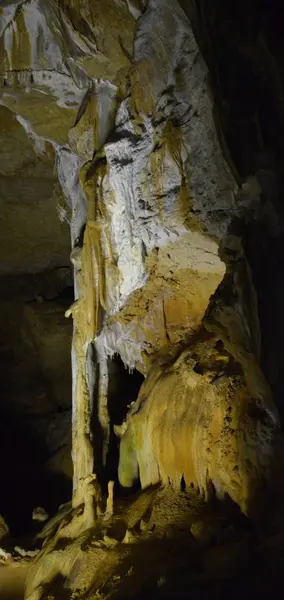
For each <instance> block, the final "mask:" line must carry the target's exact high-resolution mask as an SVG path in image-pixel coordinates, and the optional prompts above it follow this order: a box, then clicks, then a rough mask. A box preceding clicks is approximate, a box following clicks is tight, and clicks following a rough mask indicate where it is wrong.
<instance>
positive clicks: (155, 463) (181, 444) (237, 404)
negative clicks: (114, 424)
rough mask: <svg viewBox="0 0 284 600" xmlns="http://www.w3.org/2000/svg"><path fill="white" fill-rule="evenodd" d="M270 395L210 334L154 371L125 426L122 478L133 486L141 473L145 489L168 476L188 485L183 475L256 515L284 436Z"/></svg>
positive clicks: (191, 483) (190, 482)
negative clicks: (254, 387) (255, 390)
mask: <svg viewBox="0 0 284 600" xmlns="http://www.w3.org/2000/svg"><path fill="white" fill-rule="evenodd" d="M251 375H252V374H251ZM267 394H269V390H265V387H263V389H262V395H261V396H259V397H258V398H256V397H253V395H252V394H251V390H250V389H249V386H248V384H247V382H246V378H245V376H244V373H243V370H242V368H241V366H240V364H237V363H236V362H234V360H233V359H232V357H231V356H230V355H229V354H228V353H227V352H226V351H224V349H223V350H222V344H221V345H220V341H219V340H218V339H217V338H216V337H215V336H208V334H207V336H206V334H205V335H203V340H202V339H200V340H199V341H197V342H195V343H194V344H192V345H191V346H190V349H189V350H186V351H184V352H183V353H182V354H181V356H180V357H179V358H178V359H177V360H176V361H175V362H174V363H173V364H171V365H169V366H166V365H159V366H158V367H157V366H156V367H155V368H154V369H153V370H152V371H150V374H149V376H148V378H147V379H146V381H145V383H144V384H143V386H142V388H141V391H140V394H139V396H138V399H137V402H136V403H134V405H133V407H132V409H131V411H130V413H129V415H128V419H127V421H126V423H125V425H124V426H122V430H124V431H123V435H122V438H121V442H120V461H119V470H118V475H119V480H120V483H121V484H122V485H123V486H126V487H131V486H132V485H133V484H134V482H135V481H136V480H137V479H138V477H139V478H140V481H141V485H142V487H143V488H145V487H148V486H150V485H154V484H156V483H158V482H159V481H160V482H162V483H163V484H164V485H167V484H168V483H170V484H171V485H172V486H173V487H174V488H175V489H177V490H180V488H181V485H182V480H183V482H184V485H185V486H186V487H188V488H189V487H190V486H192V487H194V488H195V489H199V490H200V492H201V493H202V494H204V495H205V498H206V499H208V496H209V495H210V492H211V491H212V485H213V487H214V488H215V491H216V494H217V496H218V497H219V498H223V497H224V494H225V493H227V494H229V496H231V498H232V499H233V500H234V501H235V502H236V503H237V504H239V506H240V507H241V509H242V510H243V512H245V513H247V514H249V513H250V512H251V511H252V510H253V509H255V506H256V505H257V504H260V497H261V485H262V478H265V476H268V477H269V476H270V473H271V466H272V464H273V460H274V456H275V447H276V444H277V436H279V432H278V431H277V419H276V418H275V417H276V415H275V414H274V415H273V414H271V413H270V412H269V410H268V408H267V406H268V405H269V400H270V399H269V398H267ZM256 419H257V430H256ZM275 425H276V427H275ZM177 432H178V435H177ZM273 455H274V456H273Z"/></svg>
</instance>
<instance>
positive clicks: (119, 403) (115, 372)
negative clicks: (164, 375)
mask: <svg viewBox="0 0 284 600" xmlns="http://www.w3.org/2000/svg"><path fill="white" fill-rule="evenodd" d="M108 369H109V389H108V410H109V417H110V424H111V427H110V444H109V451H108V456H107V463H106V477H107V480H108V481H109V480H112V481H114V482H115V484H116V485H117V484H118V478H117V468H118V459H119V440H118V438H117V436H116V435H115V433H114V430H113V426H114V425H121V423H122V422H123V421H124V419H125V417H126V414H127V411H128V410H129V406H130V404H131V403H132V402H134V401H135V400H136V399H137V396H138V393H139V390H140V387H141V385H142V383H143V381H144V376H143V375H142V374H141V373H140V372H139V371H137V369H134V370H133V371H132V372H129V370H128V369H126V368H125V367H124V364H123V362H122V360H121V358H120V357H119V356H118V355H116V356H114V357H113V358H112V359H109V363H108Z"/></svg>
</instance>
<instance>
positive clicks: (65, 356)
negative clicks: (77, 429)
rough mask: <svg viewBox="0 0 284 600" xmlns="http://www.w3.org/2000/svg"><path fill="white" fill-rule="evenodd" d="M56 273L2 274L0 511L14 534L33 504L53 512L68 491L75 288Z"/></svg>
mask: <svg viewBox="0 0 284 600" xmlns="http://www.w3.org/2000/svg"><path fill="white" fill-rule="evenodd" d="M68 272H69V279H70V271H69V270H68ZM62 274H63V273H62V272H61V275H60V277H61V276H62ZM58 276H59V271H58V270H57V269H55V270H54V271H53V272H49V273H41V274H38V275H22V276H21V277H18V278H14V277H12V276H11V277H2V278H1V283H2V286H1V287H2V288H3V289H5V294H3V296H2V298H1V302H0V353H1V364H0V375H1V394H0V406H1V423H0V455H1V457H2V462H1V498H0V513H1V514H2V515H3V517H4V519H5V520H6V521H7V523H8V525H9V528H10V531H11V534H12V535H13V536H19V535H24V534H26V533H29V532H31V531H32V529H33V527H34V524H33V521H32V512H33V509H34V508H36V507H38V506H42V507H43V508H44V509H45V510H46V511H47V513H48V514H49V515H52V514H53V513H54V512H55V511H56V510H57V509H58V506H59V505H60V504H62V503H64V502H66V501H67V500H69V499H70V495H71V491H72V461H71V454H70V450H71V364H70V347H71V338H72V325H71V327H70V323H68V321H67V320H66V319H65V318H64V310H66V308H67V307H68V306H69V305H70V303H71V302H72V300H73V287H72V285H70V282H69V280H68V273H67V272H66V270H65V273H64V277H63V279H62V281H61V283H62V285H60V286H59V287H58V285H57V284H58V281H57V283H56V278H57V279H58ZM46 281H49V283H48V284H46ZM66 283H67V285H66ZM71 283H72V282H71ZM61 288H62V289H61Z"/></svg>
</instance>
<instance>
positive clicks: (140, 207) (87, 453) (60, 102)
mask: <svg viewBox="0 0 284 600" xmlns="http://www.w3.org/2000/svg"><path fill="white" fill-rule="evenodd" d="M0 18H1V30H0V31H1V46H0V48H1V50H0V52H1V56H2V58H3V60H2V61H1V67H0V69H1V72H0V76H1V81H2V84H3V87H2V97H1V103H2V105H3V107H4V108H3V110H5V111H7V109H9V110H10V111H11V112H12V113H14V114H15V115H16V118H17V120H18V121H19V123H20V124H21V125H22V127H23V128H24V129H25V131H26V132H28V135H29V138H30V141H31V144H32V145H33V147H34V148H35V149H36V150H37V153H38V154H46V153H47V154H48V156H49V155H50V156H49V159H50V160H53V158H54V161H55V166H56V173H57V178H58V185H57V187H56V195H57V198H58V203H59V213H60V217H61V220H62V221H64V220H67V221H68V223H69V225H70V230H71V242H72V252H71V261H72V263H73V265H74V273H75V296H76V299H75V302H74V304H72V306H71V307H70V309H69V310H68V311H67V312H66V316H70V315H71V314H72V316H73V320H74V333H73V347H72V372H73V461H74V487H75V488H77V487H80V484H81V483H82V484H83V483H84V480H85V479H86V478H87V477H88V476H89V475H90V473H92V470H93V462H94V460H93V459H94V457H93V440H92V431H91V417H92V413H95V414H96V415H97V417H98V419H97V420H98V421H99V426H100V428H101V429H102V436H103V438H104V448H103V456H102V462H103V463H105V460H106V455H107V448H108V442H109V437H110V418H109V414H108V378H109V372H108V357H111V356H113V355H114V354H119V355H120V357H121V359H122V361H123V362H124V364H125V365H126V366H127V367H128V368H129V369H133V368H137V369H139V370H140V371H141V373H143V374H144V375H146V376H147V375H148V373H149V372H151V371H150V369H151V367H152V366H153V365H154V372H155V368H156V367H155V364H156V360H157V356H160V355H162V356H166V357H168V358H167V360H169V359H172V360H174V358H175V357H176V356H177V354H178V353H179V352H180V351H181V349H183V348H184V347H185V346H189V347H190V344H193V342H194V339H195V338H194V336H195V334H196V333H198V332H199V331H200V330H201V329H202V328H203V321H204V317H205V321H204V322H205V324H206V327H207V328H208V329H210V330H212V331H213V332H214V334H215V335H216V336H217V339H221V340H222V342H223V344H224V346H225V348H226V351H227V353H230V356H231V357H232V360H233V361H236V362H237V363H238V364H239V365H240V369H241V372H242V374H241V375H240V376H239V379H238V378H237V376H236V381H237V383H238V385H239V386H240V394H239V396H237V397H236V398H235V404H234V408H232V414H233V416H232V419H233V423H234V426H235V427H237V428H238V429H239V433H238V435H237V434H234V435H233V434H232V435H231V433H230V432H225V433H224V447H225V446H226V445H228V446H229V447H230V450H229V455H228V457H226V459H225V458H224V456H225V450H224V449H223V450H222V452H223V454H222V452H221V455H219V454H218V452H219V450H218V436H221V437H222V435H223V434H222V432H221V429H222V428H224V427H225V425H224V424H225V420H226V419H227V416H228V415H227V409H228V406H229V400H228V398H229V395H230V394H231V387H232V386H233V381H234V379H233V375H231V374H230V373H229V374H227V373H225V374H224V375H223V376H222V377H223V378H222V377H221V378H220V382H219V384H220V389H219V387H218V385H219V384H217V383H212V382H211V383H210V382H209V383H208V381H207V379H206V377H207V375H203V374H199V373H197V374H196V373H195V371H194V365H193V366H192V367H190V369H189V367H181V374H182V377H183V378H185V379H186V378H187V376H188V382H187V383H184V384H183V385H182V392H181V397H182V398H181V402H184V403H185V404H184V410H185V412H186V414H188V415H190V414H191V413H190V410H191V406H192V407H193V408H192V410H193V411H194V407H195V408H196V407H197V406H202V411H203V412H202V417H200V419H202V418H203V419H204V420H205V421H212V425H211V429H210V427H208V428H207V429H206V432H205V429H204V428H202V427H200V420H199V417H198V418H197V417H196V420H195V421H194V420H193V422H194V425H192V427H193V430H194V435H195V436H196V442H195V445H193V449H194V452H195V453H196V457H197V458H196V461H195V463H194V465H193V466H192V465H189V467H188V469H189V471H188V472H187V476H186V480H187V481H186V482H187V483H190V482H191V480H192V481H193V483H195V484H196V485H198V486H199V487H201V488H205V487H206V485H205V480H206V477H207V470H208V473H209V478H210V479H212V480H213V481H214V482H216V486H217V487H218V486H219V487H220V488H222V489H225V491H228V492H229V493H230V494H231V496H232V497H233V498H234V499H235V500H236V501H237V502H239V503H240V505H241V506H243V507H244V510H246V505H247V503H248V502H249V496H250V486H251V485H252V486H254V485H255V481H256V479H257V478H258V477H259V476H260V474H262V475H265V474H266V471H267V469H268V467H269V460H268V458H267V462H266V458H264V455H265V452H266V449H268V456H269V455H270V451H271V452H272V442H271V445H270V439H272V437H273V431H274V427H275V428H276V429H277V426H278V416H277V414H276V411H275V408H274V405H273V401H272V399H271V395H270V392H269V390H268V387H267V384H266V382H265V379H264V377H263V375H262V372H261V369H260V367H259V364H258V360H259V357H260V354H261V347H260V346H261V344H260V335H259V324H258V318H257V314H256V313H257V303H256V298H255V295H254V289H253V285H252V282H251V274H250V270H249V268H248V265H247V262H246V257H245V255H244V252H243V249H242V244H241V243H239V242H238V240H237V239H236V238H234V236H233V237H232V238H228V234H229V232H231V230H232V229H234V226H235V223H236V221H238V220H240V219H241V218H242V217H243V216H244V215H247V214H251V213H253V214H256V212H257V207H258V206H259V204H260V201H259V196H260V193H261V186H260V184H259V181H258V180H257V179H256V178H253V177H250V178H249V179H248V180H247V181H246V182H245V183H244V184H243V185H242V186H240V185H239V186H238V185H237V183H236V178H235V177H234V176H233V174H232V170H231V169H230V168H229V166H228V162H227V161H226V160H225V159H224V156H223V153H222V151H221V149H220V144H219V139H218V136H217V133H216V126H215V123H214V120H213V115H212V99H211V94H210V92H209V87H208V73H207V69H206V67H205V64H204V61H203V58H202V56H201V53H200V50H199V48H198V46H197V42H196V39H195V37H194V35H193V31H192V25H191V23H190V22H189V21H188V20H187V19H186V18H185V14H184V12H183V10H182V9H181V8H180V5H179V4H178V3H177V2H175V1H170V0H149V2H131V1H130V0H129V1H128V2H119V1H115V0H108V1H107V2H106V1H105V0H104V1H98V0H97V1H96V2H91V0H89V1H86V2H83V1H79V0H77V1H75V0H73V1H72V2H71V1H68V2H61V3H57V2H55V0H49V1H48V2H43V1H41V0H32V1H31V2H23V3H15V2H14V3H12V2H6V3H5V6H4V7H3V8H2V12H1V16H0ZM11 112H10V113H9V118H10V119H11V120H12V121H13V123H14V117H12V116H11ZM7 114H8V113H7ZM21 133H22V131H21ZM246 175H248V173H246ZM249 175H251V173H249ZM227 238H228V239H227ZM221 282H222V283H221ZM220 284H221V285H220ZM218 286H220V287H218ZM216 290H217V293H216V296H214V294H215V292H216ZM231 294H232V297H231ZM212 296H213V300H212V302H211V303H210V306H209V308H208V305H209V301H210V298H211V297H212ZM217 339H216V341H217ZM203 351H204V352H205V353H206V352H207V350H206V348H205V346H201V347H200V348H199V347H198V352H199V354H200V360H202V352H203ZM190 352H191V351H190ZM217 355H218V356H217V358H216V357H215V358H214V361H216V364H217V365H219V363H220V361H221V359H220V354H218V353H217ZM185 356H187V354H181V357H183V358H181V361H183V360H184V357H185ZM226 356H227V355H226ZM228 356H229V355H228ZM228 356H227V358H226V360H227V361H229V362H230V359H229V358H228ZM214 361H213V362H214ZM221 362H222V361H221ZM173 364H174V363H173ZM178 364H179V363H178ZM212 368H213V367H212ZM218 368H219V367H218ZM188 369H189V370H188ZM214 369H215V367H214V368H213V372H214V373H215V371H214ZM206 372H208V373H209V374H210V375H209V379H210V377H211V375H212V369H211V367H210V368H209V367H208V368H207V367H206ZM175 377H176V375H175ZM200 377H201V380H200ZM204 380H206V382H204ZM147 381H148V380H147ZM150 381H151V375H150ZM161 381H162V379H161ZM200 381H202V383H200ZM147 385H148V384H147ZM157 385H158V383H157ZM187 386H189V389H190V390H191V389H193V388H194V389H195V388H197V389H198V390H199V389H200V394H201V396H202V398H203V400H204V403H202V402H201V396H200V394H199V392H198V393H196V396H194V394H193V399H192V405H191V404H189V405H188V406H186V403H187V400H188V395H187V390H188V388H187ZM155 390H156V387H155V386H154V387H153V389H152V388H151V387H150V391H151V394H153V395H154V396H153V397H155V398H156V395H155V394H156V393H157V397H160V393H161V392H160V391H157V392H156V391H155ZM203 393H204V396H203ZM207 394H208V395H207ZM205 399H206V401H205ZM176 401H177V400H176ZM258 402H260V404H261V409H260V416H259V417H258V416H257V415H258V414H259V413H258V412H257V411H256V412H257V414H256V415H255V417H252V416H251V408H250V407H251V404H252V405H254V406H255V407H257V406H258ZM94 403H95V406H93V404H94ZM215 403H216V404H218V403H219V404H218V411H217V412H216V415H217V414H218V416H219V421H218V423H217V424H216V423H215V421H214V418H215V416H216V415H215V413H214V410H213V407H214V406H215ZM227 405H228V406H227ZM145 406H147V404H145ZM230 406H231V404H230ZM242 411H243V412H242ZM240 413H241V414H240ZM153 414H155V412H154V413H153ZM248 414H249V416H248ZM263 415H266V416H267V415H269V418H268V424H265V425H263V424H262V418H263ZM245 416H246V417H247V420H246V419H245ZM137 418H138V417H137ZM188 418H190V417H188ZM216 418H217V417H216ZM133 419H134V417H133ZM253 424H255V425H256V431H257V433H256V438H255V439H254V427H253ZM153 426H154V425H153ZM151 427H152V425H151ZM263 432H265V435H267V441H265V442H263V435H264V433H263ZM147 435H148V434H147ZM161 435H162V434H161ZM210 435H212V440H213V442H212V443H213V448H214V451H212V453H213V454H214V459H212V460H211V457H210V458H208V456H207V455H206V456H205V455H204V454H203V451H204V452H205V448H203V447H202V449H201V448H200V445H202V444H203V438H205V439H206V442H207V441H208V439H209V438H208V436H210ZM202 436H203V437H202ZM226 436H228V437H226ZM246 436H247V437H248V439H249V440H250V441H251V440H253V442H252V446H253V449H252V450H251V457H250V458H247V455H246V452H247V449H245V451H244V455H242V451H243V450H242V449H243V446H245V442H244V440H245V439H246ZM150 437H151V435H150ZM222 439H223V438H222ZM149 443H150V442H149ZM151 443H152V441H151ZM266 444H267V446H266ZM206 447H208V444H207V446H206ZM258 448H261V451H260V452H259V453H258V450H257V449H258ZM152 450H153V456H154V457H155V460H156V463H157V464H158V465H161V464H163V476H162V479H164V477H166V475H167V468H168V463H167V457H164V456H163V457H162V458H161V460H160V458H159V457H157V448H156V447H154V446H153V447H152ZM135 452H136V447H135ZM179 454H180V456H181V457H182V458H181V460H185V457H186V456H187V452H186V451H185V450H184V446H183V448H182V450H179ZM248 455H250V452H249V451H248ZM262 458H263V460H262ZM169 460H170V462H171V459H169ZM177 460H179V459H177ZM226 460H228V461H229V462H228V463H227V462H226ZM238 460H239V461H240V465H236V464H235V463H236V462H237V461H238ZM246 460H251V463H252V465H253V466H252V468H251V482H250V481H248V470H247V466H246ZM138 462H139V461H138ZM223 463H224V464H223ZM224 465H227V467H228V469H231V471H232V472H233V473H234V475H235V479H234V476H233V474H232V473H231V475H230V478H229V481H228V479H226V477H227V472H226V473H225V472H224ZM229 465H230V467H229ZM236 466H238V469H239V472H237V471H233V469H234V468H235V467H236ZM169 468H170V470H171V467H169ZM182 475H183V476H184V477H185V472H184V469H182V468H181V466H180V469H179V470H178V472H177V474H174V477H173V478H174V479H175V478H176V480H179V479H180V478H181V476H182ZM151 479H152V477H150V479H149V477H148V475H147V476H146V475H145V481H144V483H147V482H148V483H149V481H150V480H151ZM82 489H85V488H84V486H82ZM77 497H78V494H77Z"/></svg>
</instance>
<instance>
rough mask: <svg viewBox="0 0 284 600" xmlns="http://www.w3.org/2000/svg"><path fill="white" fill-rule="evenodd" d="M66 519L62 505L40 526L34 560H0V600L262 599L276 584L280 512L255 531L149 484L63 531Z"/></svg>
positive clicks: (187, 496)
mask: <svg viewBox="0 0 284 600" xmlns="http://www.w3.org/2000/svg"><path fill="white" fill-rule="evenodd" d="M78 514H79V513H78ZM73 521H74V512H73V513H72V512H71V511H69V513H68V510H67V511H65V513H64V515H63V516H61V519H57V520H56V519H55V520H54V521H50V522H49V523H48V524H47V525H46V526H45V527H44V529H43V537H42V539H44V538H45V543H44V545H43V548H42V550H41V551H40V552H39V554H38V555H37V556H36V558H35V559H31V558H30V559H29V558H27V557H25V558H23V559H21V558H18V559H17V562H16V563H13V559H12V563H11V564H9V561H6V565H5V566H4V565H3V566H0V599H1V600H20V599H23V598H26V599H27V600H100V599H101V600H103V599H113V600H122V599H126V598H129V599H132V598H135V600H137V599H138V600H143V599H144V598H153V599H154V598H155V599H161V600H162V599H164V598H165V599H166V598H177V599H180V600H183V599H186V598H190V599H197V600H201V599H203V598H210V599H212V598H216V599H223V598H224V599H225V598H228V597H230V598H233V599H234V598H239V597H240V595H243V596H244V597H245V598H246V597H258V598H266V597H267V596H271V594H274V595H275V597H277V596H278V593H279V592H280V590H281V589H283V584H284V569H283V566H284V516H283V517H282V516H281V515H280V516H279V514H278V516H277V519H276V518H275V514H273V518H272V519H270V522H269V525H268V522H267V524H265V526H264V527H262V528H261V529H259V527H255V526H254V525H253V524H252V523H251V522H250V521H249V520H247V519H246V518H245V517H244V516H243V515H241V514H240V513H239V511H238V509H237V508H236V507H235V506H234V505H233V504H232V503H230V502H229V501H228V502H227V501H224V502H218V501H216V500H214V501H212V502H211V503H208V504H204V503H203V501H202V500H201V499H200V498H199V497H198V496H197V495H195V494H193V493H192V492H190V493H182V492H181V493H178V494H177V493H173V492H172V491H169V490H167V491H165V490H159V489H158V490H157V489H155V490H150V491H146V492H145V493H140V494H138V496H137V498H135V499H133V498H129V499H124V500H120V501H119V502H116V503H115V507H114V516H113V517H112V518H111V519H108V520H105V519H98V522H97V524H96V527H95V528H92V529H88V530H86V531H85V532H83V533H81V534H79V535H75V536H70V535H69V534H68V533H66V532H67V531H68V526H69V525H70V523H72V522H73ZM37 546H39V539H38V540H37ZM26 577H27V586H26V592H25V593H26V595H25V596H24V584H25V579H26ZM278 590H279V592H278Z"/></svg>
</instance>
